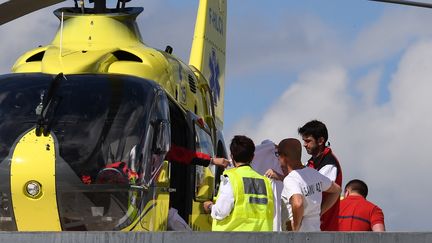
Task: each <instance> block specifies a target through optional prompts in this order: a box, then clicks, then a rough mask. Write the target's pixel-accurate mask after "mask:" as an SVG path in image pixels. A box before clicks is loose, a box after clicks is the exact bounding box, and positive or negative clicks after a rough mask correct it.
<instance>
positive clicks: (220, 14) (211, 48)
mask: <svg viewBox="0 0 432 243" xmlns="http://www.w3.org/2000/svg"><path fill="white" fill-rule="evenodd" d="M226 16H227V3H226V0H219V1H214V0H200V3H199V7H198V14H197V19H196V24H195V32H194V38H193V42H192V49H191V53H190V59H189V65H192V66H194V67H195V68H197V69H198V70H199V71H200V72H201V73H202V74H203V75H204V77H205V78H206V79H207V81H208V82H209V86H210V88H211V92H212V97H213V104H214V107H215V113H216V120H217V123H219V124H222V123H223V106H224V104H223V101H224V98H223V97H224V85H225V60H226V53H225V50H226V19H227V18H226Z"/></svg>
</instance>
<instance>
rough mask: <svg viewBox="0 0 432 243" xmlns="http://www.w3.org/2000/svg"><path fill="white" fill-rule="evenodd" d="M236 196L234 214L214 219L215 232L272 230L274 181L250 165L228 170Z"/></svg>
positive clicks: (226, 172)
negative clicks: (272, 182)
mask: <svg viewBox="0 0 432 243" xmlns="http://www.w3.org/2000/svg"><path fill="white" fill-rule="evenodd" d="M224 175H226V176H228V177H229V180H230V183H231V187H232V189H233V193H234V207H233V209H232V211H231V214H230V215H228V216H227V217H226V218H224V219H222V220H215V219H214V220H213V225H212V230H213V231H272V230H273V211H274V209H273V207H274V206H273V192H272V188H271V184H270V180H269V179H268V178H266V177H264V176H261V175H260V174H258V173H257V172H256V171H254V170H253V169H252V168H251V167H250V166H240V167H237V168H233V169H229V170H225V172H224Z"/></svg>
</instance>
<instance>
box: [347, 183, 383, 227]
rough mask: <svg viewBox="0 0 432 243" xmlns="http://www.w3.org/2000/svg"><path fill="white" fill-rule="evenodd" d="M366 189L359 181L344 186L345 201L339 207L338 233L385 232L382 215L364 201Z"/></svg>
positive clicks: (376, 208) (372, 205)
mask: <svg viewBox="0 0 432 243" xmlns="http://www.w3.org/2000/svg"><path fill="white" fill-rule="evenodd" d="M367 194H368V187H367V185H366V183H364V182H363V181H361V180H357V179H356V180H352V181H350V182H348V184H347V185H346V186H345V199H344V200H342V201H341V202H340V206H339V216H338V219H339V231H385V225H384V214H383V212H382V210H381V208H379V207H378V206H376V205H375V204H373V203H371V202H369V201H368V200H366V196H367Z"/></svg>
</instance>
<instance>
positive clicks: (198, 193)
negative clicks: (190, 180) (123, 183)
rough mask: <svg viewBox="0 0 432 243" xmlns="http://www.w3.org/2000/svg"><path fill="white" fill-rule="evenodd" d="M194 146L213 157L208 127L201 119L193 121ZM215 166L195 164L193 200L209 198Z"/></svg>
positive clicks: (210, 196) (210, 197) (198, 150)
mask: <svg viewBox="0 0 432 243" xmlns="http://www.w3.org/2000/svg"><path fill="white" fill-rule="evenodd" d="M195 135H196V137H195V139H196V140H195V148H196V151H197V152H201V153H205V154H208V155H210V156H211V157H214V149H213V142H212V138H211V136H210V129H209V128H208V126H207V125H206V124H205V123H204V121H203V120H202V119H198V120H197V121H196V122H195ZM215 173H216V167H215V165H213V164H210V165H209V166H208V167H204V166H198V165H197V166H196V168H195V200H196V201H206V200H211V199H212V197H213V195H212V190H209V189H210V188H213V187H214V175H215Z"/></svg>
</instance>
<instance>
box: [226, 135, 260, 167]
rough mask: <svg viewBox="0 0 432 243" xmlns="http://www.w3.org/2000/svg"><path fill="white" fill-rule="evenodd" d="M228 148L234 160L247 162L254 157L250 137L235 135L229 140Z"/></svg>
mask: <svg viewBox="0 0 432 243" xmlns="http://www.w3.org/2000/svg"><path fill="white" fill-rule="evenodd" d="M230 150H231V155H232V157H233V160H234V161H236V162H242V163H247V164H249V163H250V162H251V161H252V159H253V157H254V153H255V144H254V142H253V141H252V139H250V138H248V137H246V136H242V135H237V136H234V138H233V139H232V140H231V145H230Z"/></svg>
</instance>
